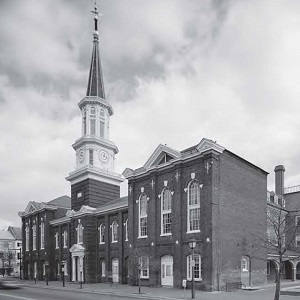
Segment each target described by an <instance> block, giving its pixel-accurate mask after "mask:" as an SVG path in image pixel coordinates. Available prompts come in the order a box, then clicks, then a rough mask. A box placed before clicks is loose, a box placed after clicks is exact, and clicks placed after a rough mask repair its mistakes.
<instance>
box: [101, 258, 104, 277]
mask: <svg viewBox="0 0 300 300" xmlns="http://www.w3.org/2000/svg"><path fill="white" fill-rule="evenodd" d="M101 277H105V260H102V261H101Z"/></svg>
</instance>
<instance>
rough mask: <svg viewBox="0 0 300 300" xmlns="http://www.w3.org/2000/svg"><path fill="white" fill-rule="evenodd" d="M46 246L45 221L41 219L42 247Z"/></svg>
mask: <svg viewBox="0 0 300 300" xmlns="http://www.w3.org/2000/svg"><path fill="white" fill-rule="evenodd" d="M44 248H45V223H44V221H43V220H42V221H41V249H44Z"/></svg>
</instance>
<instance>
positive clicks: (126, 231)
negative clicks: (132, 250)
mask: <svg viewBox="0 0 300 300" xmlns="http://www.w3.org/2000/svg"><path fill="white" fill-rule="evenodd" d="M124 226H125V242H127V241H128V219H126V221H125V223H124Z"/></svg>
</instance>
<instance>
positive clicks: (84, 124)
mask: <svg viewBox="0 0 300 300" xmlns="http://www.w3.org/2000/svg"><path fill="white" fill-rule="evenodd" d="M82 126H83V134H86V110H84V111H83V118H82Z"/></svg>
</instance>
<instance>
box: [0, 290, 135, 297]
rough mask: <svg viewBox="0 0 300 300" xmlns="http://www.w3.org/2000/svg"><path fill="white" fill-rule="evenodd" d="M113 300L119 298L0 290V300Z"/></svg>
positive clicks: (50, 291)
mask: <svg viewBox="0 0 300 300" xmlns="http://www.w3.org/2000/svg"><path fill="white" fill-rule="evenodd" d="M14 299H16V300H18V299H19V300H41V299H43V300H54V299H55V300H56V299H63V300H82V299H85V300H95V299H97V300H99V299H101V300H115V299H118V300H119V299H120V296H115V295H99V294H92V293H81V292H76V291H71V292H70V291H63V290H55V289H42V288H36V287H34V288H31V287H24V288H21V289H17V290H1V289H0V300H14ZM122 299H124V300H127V299H132V298H131V297H122Z"/></svg>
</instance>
